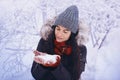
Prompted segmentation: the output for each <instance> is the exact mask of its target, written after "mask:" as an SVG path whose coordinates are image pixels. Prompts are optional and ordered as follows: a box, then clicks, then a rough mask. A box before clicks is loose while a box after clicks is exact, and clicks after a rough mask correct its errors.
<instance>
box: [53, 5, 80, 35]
mask: <svg viewBox="0 0 120 80" xmlns="http://www.w3.org/2000/svg"><path fill="white" fill-rule="evenodd" d="M78 22H79V12H78V8H77V6H75V5H72V6H70V7H68V8H67V9H66V10H65V11H64V12H62V13H61V14H59V16H58V17H57V18H56V21H55V23H54V25H61V26H63V27H65V28H67V29H69V30H70V31H71V32H73V33H76V32H77V30H78V26H79V24H78Z"/></svg>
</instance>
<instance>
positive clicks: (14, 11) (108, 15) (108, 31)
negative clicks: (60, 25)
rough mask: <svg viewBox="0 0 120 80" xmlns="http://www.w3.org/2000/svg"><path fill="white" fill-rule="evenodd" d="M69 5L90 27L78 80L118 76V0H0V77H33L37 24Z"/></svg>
mask: <svg viewBox="0 0 120 80" xmlns="http://www.w3.org/2000/svg"><path fill="white" fill-rule="evenodd" d="M70 5H77V6H78V8H79V15H80V20H82V21H84V22H85V23H86V24H87V25H88V27H89V28H90V34H89V42H88V43H87V44H86V46H87V49H88V52H87V64H86V69H85V72H84V73H83V74H82V80H120V76H119V74H120V68H119V66H120V0H0V80H34V79H33V78H32V76H31V73H30V69H31V65H32V61H33V56H34V54H33V52H32V51H33V50H35V49H36V47H37V44H38V41H39V39H40V36H39V31H40V28H41V26H42V24H43V23H44V22H45V20H47V19H51V18H52V17H54V16H56V15H58V14H59V13H61V12H62V11H63V10H64V9H66V8H67V7H68V6H70Z"/></svg>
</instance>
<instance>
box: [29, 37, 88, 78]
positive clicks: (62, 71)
mask: <svg viewBox="0 0 120 80" xmlns="http://www.w3.org/2000/svg"><path fill="white" fill-rule="evenodd" d="M37 50H38V51H40V52H45V53H48V54H55V53H54V43H53V39H52V38H50V39H49V40H44V39H42V38H41V40H40V41H39V44H38V47H37ZM86 53H87V50H86V47H85V46H84V45H80V46H78V45H77V44H76V43H74V42H73V45H72V54H71V55H69V56H68V55H62V56H61V62H60V64H59V65H58V66H57V67H54V68H53V67H44V66H42V65H41V64H38V63H36V62H34V61H33V65H32V68H31V73H32V75H33V77H34V78H35V79H36V80H79V78H80V76H81V73H82V72H83V71H84V70H85V63H86Z"/></svg>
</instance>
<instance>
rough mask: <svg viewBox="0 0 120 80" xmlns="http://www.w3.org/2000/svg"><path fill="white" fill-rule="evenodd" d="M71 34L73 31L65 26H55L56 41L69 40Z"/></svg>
mask: <svg viewBox="0 0 120 80" xmlns="http://www.w3.org/2000/svg"><path fill="white" fill-rule="evenodd" d="M70 35H71V31H70V30H68V29H67V28H65V27H63V26H60V25H58V26H57V27H56V28H55V38H56V41H58V42H64V41H67V40H68V39H69V38H70Z"/></svg>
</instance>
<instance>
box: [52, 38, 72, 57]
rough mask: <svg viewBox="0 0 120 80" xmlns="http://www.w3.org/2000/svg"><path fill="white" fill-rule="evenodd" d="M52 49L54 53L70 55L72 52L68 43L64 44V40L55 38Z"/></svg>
mask: <svg viewBox="0 0 120 80" xmlns="http://www.w3.org/2000/svg"><path fill="white" fill-rule="evenodd" d="M54 45H55V48H54V51H55V53H56V54H58V55H63V54H65V55H70V54H71V52H72V47H71V46H69V45H66V43H65V42H57V41H56V40H54Z"/></svg>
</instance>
